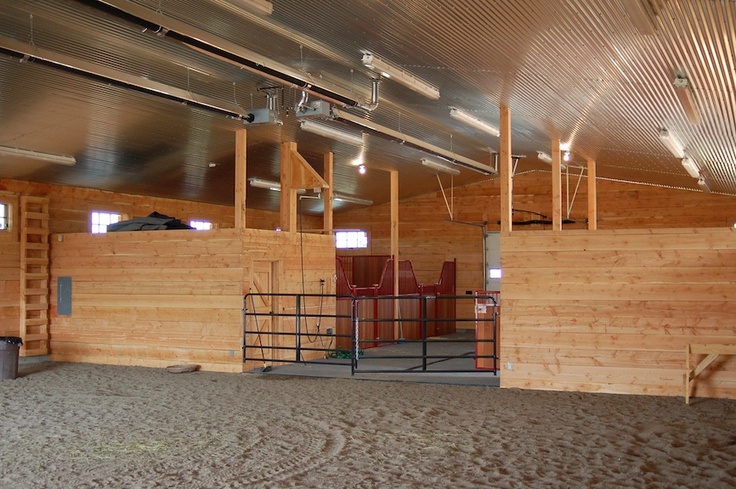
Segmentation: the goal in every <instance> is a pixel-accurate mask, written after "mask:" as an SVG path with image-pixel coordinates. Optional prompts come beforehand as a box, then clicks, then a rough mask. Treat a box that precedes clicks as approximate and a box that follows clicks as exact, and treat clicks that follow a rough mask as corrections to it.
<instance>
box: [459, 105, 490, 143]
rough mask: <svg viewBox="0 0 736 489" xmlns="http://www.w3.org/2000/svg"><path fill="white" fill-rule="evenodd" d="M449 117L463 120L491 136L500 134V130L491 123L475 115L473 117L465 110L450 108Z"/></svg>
mask: <svg viewBox="0 0 736 489" xmlns="http://www.w3.org/2000/svg"><path fill="white" fill-rule="evenodd" d="M450 117H452V118H453V119H456V120H458V121H460V122H463V123H465V124H467V125H469V126H473V127H474V128H476V129H480V130H481V131H483V132H487V133H488V134H490V135H491V136H494V137H499V136H500V135H501V131H499V130H498V129H496V128H495V127H493V126H492V125H490V124H488V123H486V122H484V121H482V120H480V119H478V118H477V117H474V116H472V115H470V114H468V113H467V112H465V111H463V110H460V109H456V108H455V107H451V108H450Z"/></svg>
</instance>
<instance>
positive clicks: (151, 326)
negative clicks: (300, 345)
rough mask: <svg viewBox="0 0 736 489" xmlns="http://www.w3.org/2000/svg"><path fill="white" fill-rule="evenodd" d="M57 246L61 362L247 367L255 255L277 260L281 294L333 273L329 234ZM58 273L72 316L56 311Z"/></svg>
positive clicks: (121, 238) (187, 235)
mask: <svg viewBox="0 0 736 489" xmlns="http://www.w3.org/2000/svg"><path fill="white" fill-rule="evenodd" d="M52 243H53V247H52V260H51V261H52V284H53V289H52V304H53V307H52V328H51V352H52V359H54V360H57V361H75V362H91V363H106V364H123V365H144V366H151V367H164V366H167V365H174V364H181V363H196V364H199V365H201V368H202V369H205V370H216V371H225V372H240V371H242V370H243V363H242V349H241V348H242V345H243V314H242V308H243V295H244V294H245V293H246V292H247V291H248V290H250V288H251V285H250V282H249V281H250V269H251V267H252V264H253V261H254V260H259V259H268V260H273V261H276V262H278V263H279V264H280V266H279V270H280V276H279V277H278V283H279V284H281V290H280V292H283V293H301V292H302V291H303V290H304V291H306V292H307V293H319V292H320V290H321V288H322V287H323V285H322V284H323V282H322V281H324V283H325V284H329V283H330V282H331V280H330V279H331V277H332V276H333V275H334V273H335V264H334V263H335V255H334V246H333V244H332V238H331V237H330V236H319V235H313V236H311V235H309V236H304V237H303V238H301V239H300V237H299V235H297V234H289V233H276V232H273V231H265V230H254V229H246V230H243V231H242V232H241V231H239V230H235V229H220V230H213V231H208V232H195V231H190V230H172V231H151V232H127V233H110V234H99V235H91V234H63V235H54V236H53V237H52ZM302 252H303V254H304V259H302ZM302 263H304V269H302ZM59 276H68V277H71V278H72V314H71V315H69V316H60V315H59V314H58V311H57V309H56V294H57V290H56V279H57V277H59ZM302 278H304V286H303V287H302ZM327 287H328V288H329V285H327ZM326 292H327V291H326ZM329 310H330V309H329V307H327V308H325V313H329V312H328V311H329ZM333 310H334V308H333ZM282 326H283V327H284V328H285V330H287V329H288V328H293V324H292V325H290V324H289V323H288V322H284V323H283V325H282ZM292 331H293V329H292Z"/></svg>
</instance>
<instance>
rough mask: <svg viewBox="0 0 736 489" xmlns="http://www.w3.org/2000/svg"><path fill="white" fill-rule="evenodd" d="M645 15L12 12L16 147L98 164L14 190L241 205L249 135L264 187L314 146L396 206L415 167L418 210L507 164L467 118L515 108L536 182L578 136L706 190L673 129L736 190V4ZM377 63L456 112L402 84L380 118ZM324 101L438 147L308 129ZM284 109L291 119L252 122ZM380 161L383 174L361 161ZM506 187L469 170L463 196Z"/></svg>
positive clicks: (517, 0) (21, 174)
mask: <svg viewBox="0 0 736 489" xmlns="http://www.w3.org/2000/svg"><path fill="white" fill-rule="evenodd" d="M631 1H635V0H514V1H506V0H504V1H500V0H497V1H493V0H485V1H477V0H413V1H411V2H407V1H399V0H387V1H383V2H376V1H373V0H354V1H349V2H344V1H338V0H311V1H310V2H304V1H301V0H273V1H272V4H273V12H272V13H271V15H266V16H264V15H260V14H256V13H254V12H253V11H251V10H249V8H248V6H247V2H248V0H178V1H177V2H161V1H160V0H132V1H128V0H104V1H98V0H79V1H75V0H43V1H42V0H28V1H25V2H15V1H11V0H0V33H1V34H0V116H2V117H0V144H2V145H8V146H14V147H23V148H27V149H33V150H38V151H49V152H55V153H61V154H70V155H74V156H75V157H76V158H77V161H78V163H77V165H76V166H75V167H72V168H67V167H60V166H58V165H49V164H42V163H39V162H28V161H20V160H12V159H3V160H0V176H1V177H10V178H23V179H29V180H36V181H40V182H49V183H64V184H69V185H80V186H88V187H95V188H101V189H107V190H114V191H120V192H131V193H140V194H146V195H160V196H164V197H172V198H186V199H192V200H197V201H204V202H213V203H222V204H229V203H231V202H232V199H233V189H232V187H233V184H232V178H233V176H234V169H233V165H234V163H233V159H234V135H233V132H234V131H235V130H236V129H238V128H242V127H246V128H247V129H248V130H249V136H248V141H249V147H248V161H249V165H248V176H249V177H251V176H257V177H261V178H266V179H271V180H273V179H278V172H279V154H278V151H279V149H278V148H279V143H280V142H282V141H296V142H297V144H298V147H299V151H300V152H301V153H302V154H303V155H304V156H305V158H306V159H307V161H309V162H310V164H312V165H313V166H314V168H315V169H316V170H317V171H322V159H323V154H324V153H325V152H327V151H332V152H334V154H335V165H336V166H335V187H336V191H337V192H341V193H347V194H352V195H357V196H360V197H362V198H370V199H372V200H373V201H374V202H377V203H378V202H385V201H386V200H388V189H387V183H386V182H387V178H388V177H387V174H386V172H385V170H397V171H399V173H400V195H401V197H402V198H405V197H409V196H412V195H418V194H422V193H426V192H431V191H436V190H437V189H438V184H437V181H436V178H435V177H434V174H433V173H432V172H431V171H430V170H428V169H427V168H425V167H423V166H422V165H421V164H420V160H421V158H422V157H426V156H427V155H428V154H431V150H430V149H431V147H438V148H441V149H442V151H443V152H449V153H456V154H459V155H462V156H464V157H466V158H470V159H472V160H474V161H477V162H479V163H480V164H488V163H489V162H490V161H492V156H491V154H492V152H493V151H497V150H498V144H499V141H498V138H495V137H492V136H489V135H487V134H485V133H482V132H480V131H478V130H477V129H474V128H472V127H469V126H466V125H464V124H463V123H461V122H459V121H457V120H454V119H452V118H451V117H450V116H449V110H450V108H451V107H458V108H462V109H463V110H465V111H467V112H469V113H471V114H473V115H475V116H476V117H478V118H480V119H482V120H484V121H487V122H488V123H490V124H491V125H496V126H497V125H498V124H499V108H500V106H502V105H507V106H509V107H510V109H511V114H512V151H513V152H514V153H515V154H519V155H524V157H523V158H522V159H521V162H520V164H519V171H526V170H529V169H547V168H548V167H547V166H546V165H545V164H544V163H543V162H540V161H539V160H537V158H536V152H537V151H546V152H550V150H551V147H552V139H553V138H559V139H560V140H561V141H562V142H567V143H570V145H571V151H572V153H573V164H575V165H584V164H585V162H586V161H587V160H588V159H593V160H595V161H596V162H597V167H598V175H599V176H600V177H602V178H612V179H618V180H625V181H632V182H640V183H646V184H653V185H663V186H670V187H678V188H690V189H694V190H700V187H698V185H697V182H696V180H695V179H693V178H692V177H690V176H689V175H688V174H687V172H686V171H685V170H684V168H683V167H682V165H681V164H680V161H679V160H678V159H677V158H675V157H674V156H672V155H671V154H670V153H669V152H668V151H667V149H665V147H664V146H663V145H662V144H661V142H660V141H659V137H658V133H659V129H660V128H667V129H668V130H669V131H670V132H672V133H673V134H675V135H676V136H677V137H678V138H679V139H680V140H681V142H682V143H683V145H684V147H685V148H686V151H687V153H688V154H689V155H690V156H691V157H692V158H693V159H694V160H695V161H696V164H697V165H698V168H699V169H700V171H701V174H702V176H703V178H704V179H705V180H706V181H707V183H708V186H709V187H710V189H711V190H713V191H715V192H721V193H727V194H736V86H734V79H735V78H736V62H735V61H734V60H735V59H736V47H735V46H734V44H735V43H736V41H734V39H736V4H735V3H734V2H733V1H726V0H695V1H693V0H639V1H640V3H639V5H640V6H641V7H642V8H643V9H644V10H645V11H647V12H648V14H647V17H646V18H645V19H643V20H644V21H645V22H648V23H649V24H650V25H651V28H652V30H653V34H651V35H649V34H646V33H642V32H640V31H639V30H638V29H637V27H636V23H635V22H634V19H632V18H630V17H629V14H628V12H627V9H626V8H625V3H626V2H631ZM364 51H370V52H372V53H374V54H376V55H379V56H381V57H383V58H385V59H387V60H390V61H391V62H393V63H394V64H396V65H398V66H399V67H401V68H402V69H404V70H406V71H409V72H411V73H412V74H414V75H415V76H417V77H419V78H421V79H423V80H426V81H427V82H429V83H431V84H433V85H435V86H436V87H437V88H438V89H439V91H440V98H439V100H432V99H429V98H426V97H424V96H422V95H421V94H418V93H416V92H414V91H412V90H410V89H408V88H406V87H405V86H403V85H401V84H399V83H396V82H395V81H394V80H391V79H390V78H389V79H383V80H382V81H381V83H380V85H379V97H378V101H377V102H378V103H377V106H376V107H375V108H372V107H368V106H370V105H371V102H372V101H371V100H370V97H371V79H372V78H373V77H376V76H377V75H376V73H374V72H372V71H371V70H370V69H369V68H367V67H365V66H363V64H362V63H361V55H362V52H364ZM677 75H681V76H686V77H687V78H688V80H689V83H690V85H691V87H692V91H691V96H692V98H693V100H694V101H695V105H696V107H697V110H698V111H699V114H700V119H701V120H700V122H699V123H698V124H691V123H690V122H689V121H688V118H687V116H686V113H685V111H684V110H683V107H682V106H681V105H680V102H679V100H678V97H677V94H676V92H675V89H674V87H673V80H674V78H675V76H677ZM304 89H307V90H308V91H309V94H308V97H307V101H308V102H313V101H315V100H318V99H319V98H321V99H323V100H329V101H330V102H332V103H336V105H337V106H338V107H341V108H342V109H343V110H347V111H348V112H349V113H351V114H354V115H355V117H360V118H363V119H365V121H369V122H370V123H371V124H374V125H378V126H382V127H385V128H388V129H390V131H391V132H392V134H396V133H399V134H403V135H405V136H406V140H419V141H423V142H424V143H426V148H424V149H418V148H417V147H416V145H411V144H407V143H406V142H405V141H404V140H402V139H401V138H397V137H393V136H392V137H387V136H386V135H381V134H379V133H377V132H375V131H370V130H366V129H365V128H364V127H362V126H361V125H354V124H351V123H349V122H345V121H333V122H332V123H333V124H336V125H340V126H342V127H346V126H347V128H348V129H350V130H353V131H363V132H365V133H366V134H365V136H364V140H365V147H364V148H363V150H362V151H361V150H359V149H357V148H355V147H353V146H350V145H347V144H344V143H339V142H336V141H333V140H329V139H326V138H324V137H321V136H315V135H312V134H308V133H305V132H304V131H301V130H300V129H299V121H300V118H299V117H297V115H296V112H297V106H298V105H299V104H300V102H304V100H305V99H304V98H303V97H304V95H303V90H304ZM269 95H270V96H271V97H275V98H274V99H273V100H275V103H274V105H272V108H273V109H274V112H275V114H276V117H277V118H278V120H279V124H259V125H250V126H248V125H247V124H245V123H244V122H243V121H241V120H237V119H238V118H240V117H242V116H243V115H247V114H248V113H249V111H253V110H254V109H264V108H266V107H267V106H268V103H269V102H268V96H269ZM346 106H347V107H346ZM360 153H362V155H363V157H364V161H365V164H366V165H367V167H368V169H369V172H368V173H367V174H366V175H359V174H358V173H357V171H356V169H355V167H354V166H353V164H352V162H353V160H354V159H355V158H356V156H358V154H360ZM210 162H214V163H216V166H215V167H214V168H211V167H210V165H209V163H210ZM486 178H488V176H486V175H483V174H481V173H478V172H475V171H473V170H468V169H466V168H462V169H461V174H460V175H458V176H456V177H453V178H452V183H453V184H456V185H464V184H468V183H472V182H475V181H480V180H484V179H486ZM445 180H446V181H447V183H448V184H449V183H450V177H449V176H444V177H443V181H445ZM273 194H274V192H270V193H269V191H267V190H266V191H255V189H254V192H249V193H248V199H249V202H248V205H250V206H253V207H258V208H270V209H276V208H277V207H278V205H277V204H278V198H277V195H276V196H275V195H273ZM303 210H304V211H305V212H320V210H321V203H319V202H304V209H303ZM338 210H339V209H338Z"/></svg>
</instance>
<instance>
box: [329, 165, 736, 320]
mask: <svg viewBox="0 0 736 489" xmlns="http://www.w3.org/2000/svg"><path fill="white" fill-rule="evenodd" d="M585 180H586V179H585V178H583V181H582V183H580V185H579V186H578V182H577V177H575V176H574V175H571V176H570V179H569V185H568V179H567V178H564V177H563V207H564V214H565V215H566V216H567V204H566V202H567V201H568V198H567V197H568V195H569V200H570V202H571V205H570V209H571V212H570V218H571V219H573V220H576V223H574V224H565V225H564V227H563V229H565V230H572V229H585V228H586V226H587V225H586V219H587V198H588V196H587V184H586V181H585ZM445 183H446V182H445ZM399 185H401V182H399ZM576 187H578V190H577V195H575V189H576ZM597 187H598V189H597V191H598V228H599V229H602V230H605V229H657V228H680V227H730V226H731V225H732V224H733V223H734V221H736V197H734V196H726V195H714V194H704V193H702V192H694V191H689V190H678V189H670V188H661V187H652V186H645V185H636V184H631V183H623V182H613V181H607V180H602V179H599V180H598V182H597ZM568 188H569V193H568V191H567V189H568ZM445 190H446V194H447V198H448V201H449V204H450V205H449V207H450V208H451V209H452V220H454V221H455V223H450V222H448V221H449V220H450V213H449V211H448V206H447V205H446V204H445V199H444V197H443V196H442V193H441V192H440V191H439V190H438V191H437V192H435V193H432V194H427V195H423V196H419V197H415V198H412V199H407V200H404V201H401V203H400V207H399V221H400V222H399V255H400V258H401V259H402V260H411V261H412V263H413V265H414V269H415V271H416V273H417V278H418V279H419V280H420V281H421V282H423V283H432V282H434V281H436V280H437V277H438V276H439V271H440V268H441V266H442V262H443V261H445V260H453V259H455V258H456V259H457V289H456V290H457V293H458V294H465V293H466V292H468V291H471V292H472V291H475V290H481V289H483V233H482V226H483V223H485V228H486V229H487V230H488V231H500V225H499V224H498V221H499V219H500V198H499V195H500V189H499V181H498V179H489V180H487V181H485V182H483V183H479V184H474V185H468V186H464V187H458V188H455V189H454V190H453V191H452V193H450V192H449V189H447V188H446V189H445ZM513 207H514V209H515V212H514V221H517V224H516V225H515V226H514V228H513V229H514V232H516V231H528V230H538V231H542V230H547V229H551V225H541V224H534V225H522V224H518V222H522V221H530V220H533V219H540V216H538V215H536V214H535V213H538V214H543V215H545V216H548V217H549V218H550V219H551V215H552V177H551V174H550V173H549V172H530V173H525V174H519V175H516V176H515V177H514V198H513ZM478 225H481V227H479V226H478ZM389 226H390V206H389V204H382V205H376V206H372V207H369V208H365V209H358V210H355V211H351V212H347V213H341V214H337V215H336V216H335V228H336V229H340V228H347V229H364V230H365V231H367V232H368V239H369V241H368V243H369V248H368V250H367V251H365V250H357V251H355V252H354V253H361V254H362V253H371V254H388V253H390V227H389ZM541 252H542V253H545V252H546V250H542V251H541ZM349 253H350V252H347V253H346V252H344V251H342V250H341V251H340V254H341V255H342V254H349ZM606 253H608V252H606ZM602 254H605V253H602ZM568 258H569V259H570V260H572V261H573V262H574V260H575V257H574V256H569V257H567V258H566V259H568ZM619 259H623V258H619ZM625 259H627V260H634V259H637V257H630V256H627V257H626V258H625ZM504 273H505V272H504ZM458 312H461V313H466V314H471V316H472V314H473V311H472V310H469V311H458ZM459 326H460V327H462V325H459Z"/></svg>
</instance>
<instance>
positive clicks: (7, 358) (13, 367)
mask: <svg viewBox="0 0 736 489" xmlns="http://www.w3.org/2000/svg"><path fill="white" fill-rule="evenodd" d="M22 344H23V340H22V339H21V338H18V337H17V336H0V380H7V379H15V378H16V377H17V376H18V351H19V350H20V346H21V345H22Z"/></svg>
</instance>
